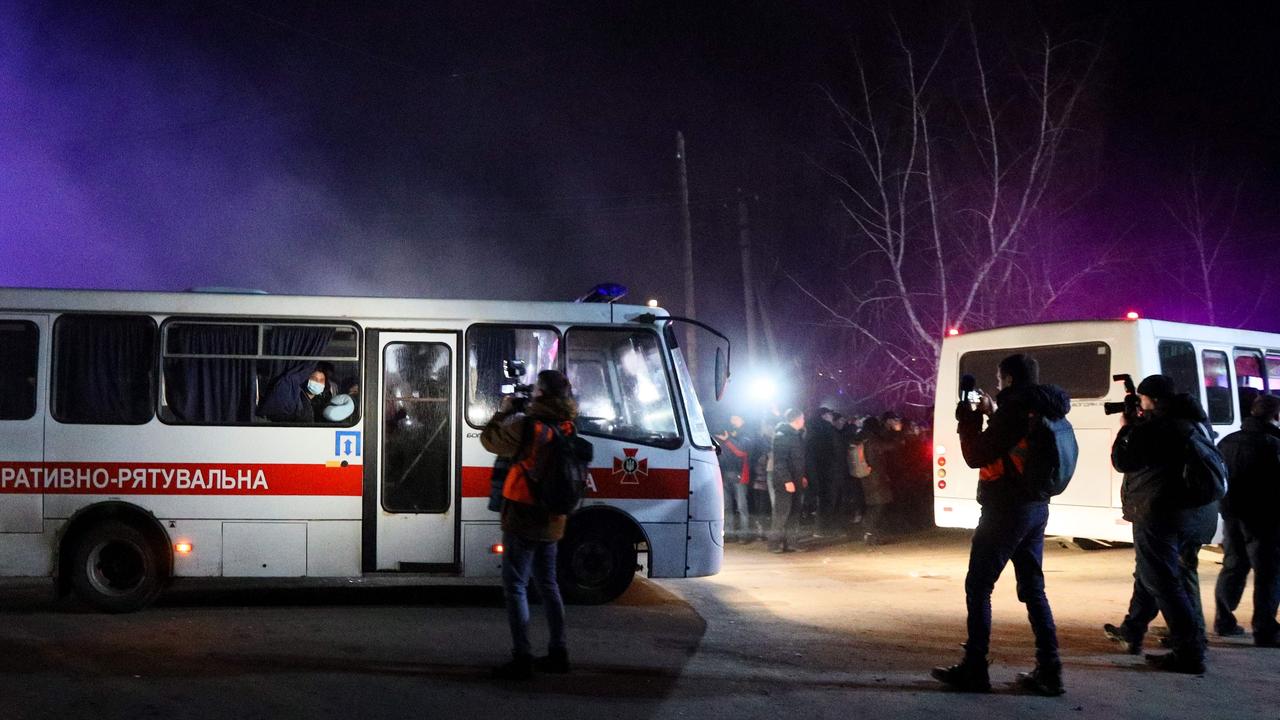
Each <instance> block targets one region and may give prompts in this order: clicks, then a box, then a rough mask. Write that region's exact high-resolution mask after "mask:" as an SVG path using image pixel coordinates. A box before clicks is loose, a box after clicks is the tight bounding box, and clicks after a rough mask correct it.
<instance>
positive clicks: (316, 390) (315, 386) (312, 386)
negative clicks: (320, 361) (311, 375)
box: [307, 380, 324, 395]
mask: <svg viewBox="0 0 1280 720" xmlns="http://www.w3.org/2000/svg"><path fill="white" fill-rule="evenodd" d="M307 392H309V393H311V394H312V395H319V394H320V393H322V392H324V383H321V382H316V381H315V380H308V381H307Z"/></svg>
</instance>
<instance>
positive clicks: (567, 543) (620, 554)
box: [557, 523, 636, 605]
mask: <svg viewBox="0 0 1280 720" xmlns="http://www.w3.org/2000/svg"><path fill="white" fill-rule="evenodd" d="M557 564H558V565H559V573H558V574H559V584H560V593H561V594H562V595H563V596H564V598H565V600H568V601H569V602H572V603H577V604H580V605H603V604H604V603H607V602H610V601H612V600H614V599H615V598H617V597H618V596H619V595H621V594H622V593H624V592H626V590H627V588H628V587H630V586H631V580H632V578H634V577H635V574H636V548H635V545H633V544H631V543H630V542H629V541H628V540H627V538H626V537H625V536H624V534H623V533H621V532H616V531H614V530H613V529H612V528H611V527H610V526H609V524H608V523H592V524H589V525H586V526H585V527H581V528H577V529H575V530H574V531H571V532H569V533H568V534H566V535H565V538H564V540H563V541H561V543H560V549H559V556H558V563H557Z"/></svg>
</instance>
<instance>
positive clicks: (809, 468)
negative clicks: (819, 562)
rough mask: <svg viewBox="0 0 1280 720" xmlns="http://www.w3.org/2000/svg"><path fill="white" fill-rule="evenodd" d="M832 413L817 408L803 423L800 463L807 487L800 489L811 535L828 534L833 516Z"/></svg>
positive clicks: (833, 426) (833, 431) (829, 410)
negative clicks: (809, 517)
mask: <svg viewBox="0 0 1280 720" xmlns="http://www.w3.org/2000/svg"><path fill="white" fill-rule="evenodd" d="M834 419H835V413H833V412H832V411H831V409H830V408H825V407H820V408H818V410H817V412H815V413H814V416H813V418H812V419H811V420H809V421H806V422H805V432H804V463H805V477H807V478H809V487H808V488H807V489H805V490H804V491H802V494H803V495H804V511H805V514H806V515H808V514H812V515H813V534H814V536H815V537H824V536H826V535H829V534H831V532H832V528H831V524H832V521H833V520H834V519H835V518H834V514H833V513H832V508H831V495H832V490H833V489H834V488H833V486H834V485H835V468H834V467H833V464H832V458H831V447H832V445H833V444H834V443H835V436H836V428H835V425H833V424H832V420H834Z"/></svg>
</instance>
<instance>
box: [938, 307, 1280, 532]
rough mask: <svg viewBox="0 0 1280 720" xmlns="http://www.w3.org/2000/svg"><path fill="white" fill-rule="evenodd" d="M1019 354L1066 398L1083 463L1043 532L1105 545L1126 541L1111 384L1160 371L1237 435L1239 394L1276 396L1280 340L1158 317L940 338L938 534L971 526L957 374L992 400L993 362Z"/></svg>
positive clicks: (1117, 394)
mask: <svg viewBox="0 0 1280 720" xmlns="http://www.w3.org/2000/svg"><path fill="white" fill-rule="evenodd" d="M1018 352H1025V353H1028V354H1030V355H1032V356H1034V357H1035V358H1036V360H1038V361H1039V363H1040V381H1041V382H1044V383H1053V384H1055V385H1059V386H1061V387H1062V388H1063V389H1065V390H1066V391H1067V393H1068V394H1069V395H1070V396H1071V414H1070V415H1068V416H1067V418H1068V419H1069V420H1070V421H1071V424H1072V425H1073V426H1075V430H1076V438H1077V440H1078V441H1079V444H1080V460H1079V465H1078V466H1077V468H1076V474H1075V476H1074V478H1073V479H1072V481H1071V484H1070V485H1069V486H1068V487H1067V490H1066V491H1065V492H1064V493H1062V495H1059V496H1058V497H1055V498H1054V499H1053V502H1052V511H1051V512H1050V513H1049V526H1048V528H1047V531H1046V532H1047V533H1048V534H1050V535H1058V536H1065V537H1079V538H1088V539H1093V540H1103V541H1112V542H1132V540H1133V532H1132V528H1131V526H1130V525H1129V523H1127V522H1126V521H1125V520H1124V519H1123V518H1122V517H1121V511H1120V481H1121V478H1122V475H1121V474H1120V473H1117V472H1116V471H1115V470H1113V469H1112V467H1111V443H1112V441H1114V440H1115V436H1116V433H1117V431H1119V429H1120V421H1121V416H1120V415H1106V414H1105V413H1104V412H1103V403H1104V402H1119V401H1121V400H1123V398H1124V394H1125V391H1124V387H1123V385H1122V384H1121V383H1119V382H1115V381H1113V379H1112V376H1113V375H1116V374H1122V373H1127V374H1129V375H1132V376H1133V380H1134V382H1135V383H1137V382H1140V381H1141V380H1142V378H1144V377H1146V376H1147V375H1152V374H1156V373H1163V374H1165V375H1168V376H1170V377H1172V378H1173V379H1174V381H1175V382H1176V383H1177V385H1178V389H1179V391H1181V392H1187V393H1190V394H1191V395H1192V396H1193V397H1197V398H1199V399H1200V402H1201V403H1202V404H1203V405H1204V409H1205V412H1206V413H1207V414H1208V416H1209V421H1210V423H1211V424H1212V427H1213V430H1214V431H1216V432H1217V433H1218V437H1219V439H1220V438H1221V437H1222V436H1224V435H1226V434H1227V433H1230V432H1234V431H1236V430H1238V429H1239V428H1240V419H1241V417H1243V416H1244V415H1246V414H1247V413H1248V412H1249V408H1248V407H1241V403H1240V394H1241V390H1242V389H1244V388H1253V389H1255V390H1258V391H1262V392H1280V334H1274V333H1264V332H1252V331H1247V330H1235V329H1229V328H1219V327H1209V326H1204V325H1190V324H1185V323H1174V322H1164V321H1159V320H1146V319H1130V320H1115V321H1108V320H1103V321H1085V322H1060V323H1045V324H1038V325H1023V326H1016V327H1005V328H998V329H994V330H983V331H979V332H972V333H967V334H963V335H958V336H953V337H948V338H946V339H945V340H944V341H943V343H942V357H941V361H940V363H939V373H938V386H937V400H936V402H937V404H936V406H935V411H934V412H935V415H934V430H933V433H934V434H933V437H934V465H933V473H934V478H933V488H934V489H933V495H934V518H935V522H936V524H937V525H938V526H939V527H959V528H973V527H976V525H977V522H978V504H977V501H976V500H975V499H974V496H975V492H976V489H977V483H978V471H977V470H972V469H970V468H969V467H967V466H966V465H965V462H964V458H963V457H962V456H961V454H960V438H959V436H958V435H957V434H956V420H955V408H956V402H957V401H958V399H959V383H960V376H961V375H963V374H966V373H968V374H972V375H973V376H974V377H975V378H977V380H978V387H979V388H984V389H986V390H988V392H990V393H991V394H992V395H994V394H995V392H994V389H995V386H996V365H997V363H999V362H1000V360H1001V359H1003V358H1004V357H1006V356H1008V355H1011V354H1013V353H1018Z"/></svg>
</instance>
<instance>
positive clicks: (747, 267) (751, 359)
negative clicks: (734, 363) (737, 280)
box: [738, 191, 758, 367]
mask: <svg viewBox="0 0 1280 720" xmlns="http://www.w3.org/2000/svg"><path fill="white" fill-rule="evenodd" d="M738 249H739V250H741V251H742V307H743V309H744V310H745V311H746V313H745V314H746V318H747V366H748V367H753V366H754V365H755V363H756V360H757V359H758V356H757V354H756V350H757V344H756V301H755V287H754V286H753V284H752V282H753V279H752V277H751V224H750V222H749V220H748V217H747V199H746V198H744V197H742V195H741V191H739V195H738Z"/></svg>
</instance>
